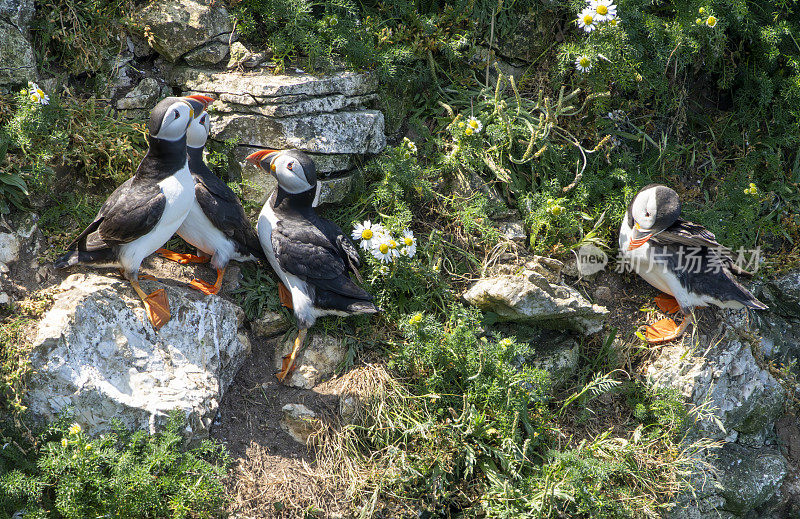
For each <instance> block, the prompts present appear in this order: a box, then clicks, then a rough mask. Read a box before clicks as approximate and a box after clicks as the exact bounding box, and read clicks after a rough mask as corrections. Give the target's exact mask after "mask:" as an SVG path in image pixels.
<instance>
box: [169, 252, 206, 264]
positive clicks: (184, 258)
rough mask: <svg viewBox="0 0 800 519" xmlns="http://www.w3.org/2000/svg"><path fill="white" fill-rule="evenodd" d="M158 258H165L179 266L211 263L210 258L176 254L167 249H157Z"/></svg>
mask: <svg viewBox="0 0 800 519" xmlns="http://www.w3.org/2000/svg"><path fill="white" fill-rule="evenodd" d="M156 252H157V253H158V254H159V256H161V257H162V258H166V259H168V260H172V261H176V262H178V263H180V264H181V265H186V264H188V263H208V262H209V261H211V258H205V257H202V256H195V255H194V254H181V253H178V252H172V251H171V250H167V249H158V250H157V251H156Z"/></svg>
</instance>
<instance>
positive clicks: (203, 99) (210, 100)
mask: <svg viewBox="0 0 800 519" xmlns="http://www.w3.org/2000/svg"><path fill="white" fill-rule="evenodd" d="M185 97H186V99H194V100H195V101H197V102H198V103H200V104H202V105H203V110H205V109H206V108H208V105H210V104H211V103H213V102H214V101H215V99H214V98H213V97H209V96H204V95H201V94H192V95H190V96H185Z"/></svg>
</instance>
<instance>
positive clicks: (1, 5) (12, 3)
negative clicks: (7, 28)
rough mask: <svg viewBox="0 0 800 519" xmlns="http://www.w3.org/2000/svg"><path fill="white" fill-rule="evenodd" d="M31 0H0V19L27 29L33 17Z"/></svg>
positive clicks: (20, 28) (24, 29)
mask: <svg viewBox="0 0 800 519" xmlns="http://www.w3.org/2000/svg"><path fill="white" fill-rule="evenodd" d="M33 14H34V7H33V0H0V19H1V20H5V21H8V22H11V24H13V25H14V26H16V27H17V28H18V29H19V30H20V31H23V32H24V31H27V30H28V27H29V26H30V23H31V19H32V18H33Z"/></svg>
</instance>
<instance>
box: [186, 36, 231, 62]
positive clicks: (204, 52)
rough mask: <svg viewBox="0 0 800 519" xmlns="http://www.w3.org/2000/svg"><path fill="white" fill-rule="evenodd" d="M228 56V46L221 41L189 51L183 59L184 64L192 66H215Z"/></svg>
mask: <svg viewBox="0 0 800 519" xmlns="http://www.w3.org/2000/svg"><path fill="white" fill-rule="evenodd" d="M227 55H228V44H227V43H226V42H221V41H211V42H208V43H206V44H205V45H203V46H202V47H198V48H196V49H194V50H193V51H189V53H188V54H186V56H184V59H185V60H186V63H188V64H190V65H194V66H203V65H216V64H217V63H219V62H220V61H222V60H224V59H225V56H227Z"/></svg>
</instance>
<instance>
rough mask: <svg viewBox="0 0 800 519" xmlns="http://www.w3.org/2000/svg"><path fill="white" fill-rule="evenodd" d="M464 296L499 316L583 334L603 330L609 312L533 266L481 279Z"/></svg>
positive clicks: (504, 318)
mask: <svg viewBox="0 0 800 519" xmlns="http://www.w3.org/2000/svg"><path fill="white" fill-rule="evenodd" d="M463 297H464V299H466V300H467V302H469V303H470V304H472V305H475V306H477V307H478V308H480V309H481V310H484V311H487V312H494V313H496V314H497V315H498V316H499V317H500V319H501V320H506V321H519V322H524V323H528V324H537V325H541V326H545V327H550V328H552V327H559V328H561V327H566V328H569V329H572V330H576V331H578V332H581V333H585V334H592V333H596V332H599V331H600V330H602V328H603V320H604V319H605V316H606V315H607V314H608V310H606V309H605V307H602V306H599V305H593V304H591V303H590V302H589V301H587V300H586V298H584V297H583V296H582V295H581V294H580V293H579V292H578V291H577V290H575V289H574V288H572V287H569V286H567V285H561V284H557V283H555V282H551V281H548V279H547V278H546V277H545V276H544V275H542V274H540V273H538V272H536V271H533V270H524V271H523V272H522V273H520V274H503V275H496V276H492V277H487V278H483V279H480V280H478V281H477V282H476V283H475V284H474V285H473V286H472V287H471V288H470V289H469V290H467V291H466V292H465V293H464V296H463Z"/></svg>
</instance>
